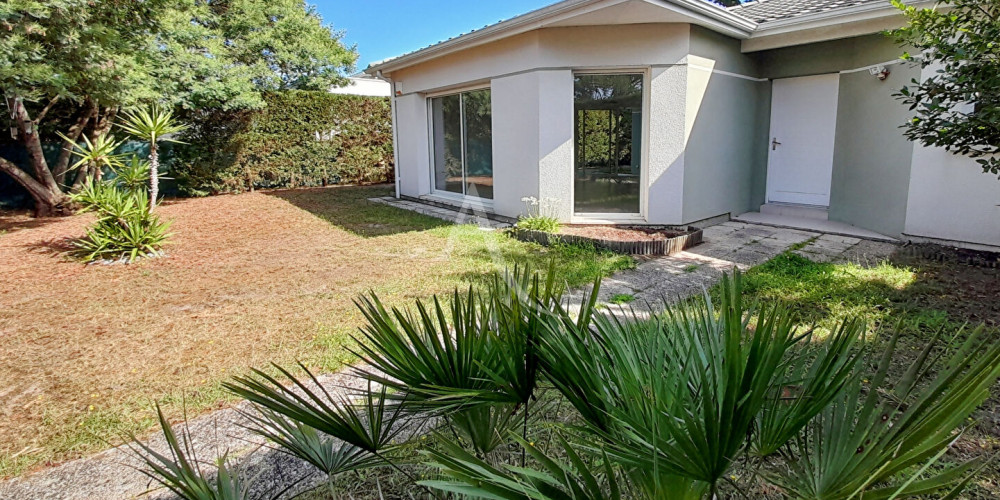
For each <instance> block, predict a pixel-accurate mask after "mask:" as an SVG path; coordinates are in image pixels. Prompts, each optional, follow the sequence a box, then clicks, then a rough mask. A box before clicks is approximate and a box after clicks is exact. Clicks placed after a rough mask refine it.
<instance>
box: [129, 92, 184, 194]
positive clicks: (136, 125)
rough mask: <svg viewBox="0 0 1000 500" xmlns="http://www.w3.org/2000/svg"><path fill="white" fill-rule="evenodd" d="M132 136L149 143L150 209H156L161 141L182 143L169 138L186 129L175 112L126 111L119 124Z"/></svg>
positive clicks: (158, 110)
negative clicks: (178, 120)
mask: <svg viewBox="0 0 1000 500" xmlns="http://www.w3.org/2000/svg"><path fill="white" fill-rule="evenodd" d="M118 126H119V127H121V128H122V129H124V130H125V131H126V132H128V133H129V134H131V135H132V136H134V137H136V138H138V139H142V140H144V141H146V142H148V143H149V208H150V210H152V209H153V208H155V207H156V202H157V196H159V194H160V177H159V174H160V153H159V144H158V143H159V141H168V142H180V141H178V140H176V139H172V138H170V137H169V136H170V135H171V134H176V133H178V132H181V131H183V130H184V129H185V128H186V127H185V126H184V125H182V124H179V123H177V121H176V119H174V115H173V111H170V110H168V109H164V108H161V107H159V106H155V105H154V106H150V107H149V108H146V109H136V110H132V111H126V112H125V114H124V118H123V121H122V122H121V123H119V124H118Z"/></svg>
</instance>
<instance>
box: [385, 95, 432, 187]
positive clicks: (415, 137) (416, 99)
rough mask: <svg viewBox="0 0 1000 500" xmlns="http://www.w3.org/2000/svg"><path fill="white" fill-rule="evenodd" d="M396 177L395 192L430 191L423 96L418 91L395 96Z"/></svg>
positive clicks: (428, 139) (428, 140)
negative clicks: (396, 188)
mask: <svg viewBox="0 0 1000 500" xmlns="http://www.w3.org/2000/svg"><path fill="white" fill-rule="evenodd" d="M395 118H396V123H395V124H394V126H395V127H396V128H397V133H396V140H397V144H396V152H397V155H398V158H397V159H396V161H397V168H396V175H397V177H396V181H397V182H398V183H399V194H402V195H404V196H421V195H424V194H427V193H429V192H430V189H431V177H430V170H428V169H427V165H428V164H429V163H430V131H429V130H428V127H427V100H426V99H424V98H423V97H422V96H420V95H419V94H410V95H404V96H400V97H397V98H396V117H395Z"/></svg>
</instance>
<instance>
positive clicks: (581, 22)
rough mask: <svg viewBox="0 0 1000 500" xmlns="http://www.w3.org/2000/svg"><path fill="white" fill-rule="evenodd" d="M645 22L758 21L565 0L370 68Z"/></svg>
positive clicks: (648, 1)
mask: <svg viewBox="0 0 1000 500" xmlns="http://www.w3.org/2000/svg"><path fill="white" fill-rule="evenodd" d="M644 23H689V24H696V25H699V26H703V27H705V28H708V29H711V30H713V31H717V32H719V33H722V34H724V35H727V36H731V37H733V38H736V39H746V38H748V37H749V36H750V34H751V32H752V31H753V30H754V28H755V27H756V23H754V22H752V21H750V20H748V19H746V18H744V17H741V16H738V15H736V14H733V13H731V12H729V11H728V10H726V9H723V8H721V7H719V6H717V5H714V4H711V3H709V2H706V1H704V0H563V1H561V2H559V3H556V4H553V5H550V6H548V7H544V8H541V9H538V10H535V11H532V12H528V13H527V14H522V15H520V16H517V17H514V18H511V19H508V20H506V21H502V22H500V23H497V24H494V25H491V26H487V27H485V28H483V29H480V30H477V31H473V32H471V33H466V34H464V35H461V36H458V37H455V38H452V39H449V40H446V41H444V42H441V43H438V44H435V45H431V46H430V47H426V48H423V49H420V50H417V51H415V52H410V53H408V54H404V55H402V56H399V57H395V58H392V59H386V60H384V61H379V62H375V63H372V64H371V65H369V66H368V68H367V69H365V72H366V73H368V74H371V75H375V74H377V73H378V72H383V73H391V72H392V71H395V70H398V69H401V68H405V67H408V66H413V65H415V64H420V63H422V62H425V61H428V60H431V59H434V58H438V57H441V56H444V55H447V54H451V53H454V52H457V51H460V50H465V49H469V48H472V47H476V46H478V45H483V44H486V43H490V42H493V41H496V40H500V39H503V38H507V37H511V36H515V35H519V34H521V33H527V32H529V31H533V30H536V29H540V28H555V27H566V26H592V25H615V24H619V25H623V24H644Z"/></svg>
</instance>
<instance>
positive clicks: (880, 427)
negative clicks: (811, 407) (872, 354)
mask: <svg viewBox="0 0 1000 500" xmlns="http://www.w3.org/2000/svg"><path fill="white" fill-rule="evenodd" d="M941 334H942V331H940V330H939V331H938V332H937V334H936V335H935V336H934V338H933V339H931V341H930V342H928V343H927V345H926V346H925V348H924V350H923V352H922V353H921V354H920V356H919V357H918V358H917V360H916V361H915V362H914V363H913V364H912V365H911V366H910V367H909V369H908V370H907V371H906V372H905V373H904V374H903V375H902V376H901V377H900V378H899V380H898V381H896V382H895V383H894V384H890V383H888V382H887V378H888V377H887V373H888V370H889V364H890V362H891V360H892V354H893V352H894V351H895V346H896V340H897V337H898V335H897V336H894V337H893V338H892V339H891V341H890V342H889V344H888V346H887V348H886V350H885V353H884V355H883V357H882V361H881V362H880V364H879V368H878V371H877V372H876V374H875V376H874V377H873V379H872V380H871V383H870V385H868V384H863V383H856V384H853V385H852V387H850V388H849V389H848V390H847V391H846V392H845V393H843V394H842V395H840V396H838V397H837V398H836V399H835V400H834V401H833V404H831V405H829V406H828V407H827V408H825V409H824V410H823V412H822V413H821V414H820V415H819V417H818V418H816V419H815V420H814V421H812V422H811V423H810V424H809V426H808V427H807V428H806V430H805V432H803V433H802V434H801V435H799V436H797V439H796V444H797V447H798V449H799V456H798V457H797V459H795V460H792V461H791V462H790V464H789V468H788V470H787V471H782V472H781V473H777V472H771V473H770V474H769V475H768V477H769V479H770V480H771V481H772V482H774V483H775V484H777V485H779V486H781V487H782V488H784V489H785V490H786V491H787V492H788V493H789V494H790V495H791V496H793V497H795V498H801V499H817V500H818V499H828V500H839V499H844V500H847V499H850V498H856V497H858V496H859V494H860V493H861V492H864V498H876V499H878V498H903V497H912V496H918V495H929V494H936V493H937V494H939V493H940V492H942V491H949V493H948V494H947V497H948V498H953V497H954V496H955V495H957V493H958V492H959V491H960V490H961V489H962V488H964V487H965V485H966V484H967V483H968V481H969V480H970V479H971V477H972V472H974V471H975V467H976V463H975V462H966V463H963V464H961V465H959V466H957V467H952V468H947V469H944V470H937V471H930V468H931V466H932V465H934V464H935V463H936V462H937V461H938V459H940V458H941V457H942V456H943V455H944V453H945V452H947V451H948V449H949V448H950V446H951V445H952V444H953V443H954V441H955V440H956V439H957V438H958V437H959V435H958V434H956V433H955V431H954V430H955V429H956V428H959V427H960V426H962V425H964V424H966V422H967V419H968V418H969V416H970V415H971V414H972V412H973V411H974V410H975V409H976V407H978V406H979V405H980V404H982V403H983V401H985V400H986V398H987V397H988V396H989V389H990V387H991V386H992V385H993V384H994V383H996V380H997V378H998V377H1000V346H997V345H996V344H995V342H993V341H992V340H991V339H989V338H988V336H987V335H985V334H984V331H983V329H982V328H981V327H980V328H979V329H977V330H975V331H973V332H972V333H971V334H969V335H968V336H967V337H966V338H965V340H964V341H963V342H961V343H960V344H958V342H957V340H958V339H960V338H961V337H962V336H963V335H962V332H959V333H957V334H956V335H955V337H954V338H953V339H951V341H949V342H948V345H947V346H946V348H945V352H947V351H950V352H951V353H952V354H951V355H950V356H945V355H943V353H942V354H939V355H936V356H932V353H933V350H934V349H935V348H937V347H938V346H937V344H938V343H939V342H940V337H941ZM974 354H975V356H973V355H974ZM934 372H937V374H936V376H934V377H933V379H932V380H931V381H930V382H929V383H928V384H926V385H923V386H921V384H920V382H921V380H923V379H925V378H929V374H931V373H934ZM913 469H916V470H915V471H913ZM911 471H912V472H911ZM901 475H902V476H901ZM900 476H901V477H900Z"/></svg>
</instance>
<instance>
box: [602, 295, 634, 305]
mask: <svg viewBox="0 0 1000 500" xmlns="http://www.w3.org/2000/svg"><path fill="white" fill-rule="evenodd" d="M608 302H609V303H611V304H628V303H630V302H635V295H632V294H631V293H617V294H615V295H612V296H611V298H610V299H608Z"/></svg>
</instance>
